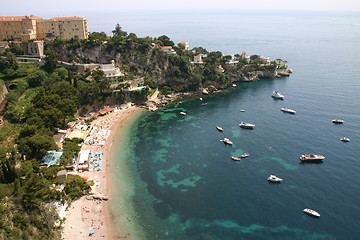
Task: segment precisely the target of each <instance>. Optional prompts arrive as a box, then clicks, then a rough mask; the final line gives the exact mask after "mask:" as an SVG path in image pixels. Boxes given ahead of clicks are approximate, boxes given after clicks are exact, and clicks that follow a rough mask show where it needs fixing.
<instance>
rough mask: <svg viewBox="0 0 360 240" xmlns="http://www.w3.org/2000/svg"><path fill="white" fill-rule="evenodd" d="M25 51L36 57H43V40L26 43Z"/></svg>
mask: <svg viewBox="0 0 360 240" xmlns="http://www.w3.org/2000/svg"><path fill="white" fill-rule="evenodd" d="M27 52H28V53H29V54H30V55H33V56H36V57H44V41H43V40H38V41H32V42H28V43H27Z"/></svg>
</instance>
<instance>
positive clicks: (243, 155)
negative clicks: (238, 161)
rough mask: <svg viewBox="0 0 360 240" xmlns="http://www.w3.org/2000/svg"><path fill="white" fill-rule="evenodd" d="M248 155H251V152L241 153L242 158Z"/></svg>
mask: <svg viewBox="0 0 360 240" xmlns="http://www.w3.org/2000/svg"><path fill="white" fill-rule="evenodd" d="M248 156H250V154H248V153H243V154H242V155H241V158H246V157H248Z"/></svg>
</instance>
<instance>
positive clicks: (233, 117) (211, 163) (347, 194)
mask: <svg viewBox="0 0 360 240" xmlns="http://www.w3.org/2000/svg"><path fill="white" fill-rule="evenodd" d="M86 17H87V18H88V21H89V27H90V30H91V31H104V32H107V33H111V31H112V30H113V29H114V28H115V25H116V24H117V23H119V24H120V25H121V26H122V29H123V30H124V31H127V32H128V33H130V32H133V33H135V34H137V36H139V37H145V36H151V37H159V36H161V35H167V36H168V37H170V38H171V39H172V40H173V41H174V42H175V43H176V42H179V41H186V42H189V45H190V48H193V47H204V48H206V49H207V50H208V51H221V52H222V53H224V54H237V53H241V52H243V51H246V52H247V53H248V54H249V55H254V54H257V55H262V56H266V57H270V58H271V59H273V60H274V59H283V60H285V61H287V64H288V65H289V67H290V68H291V69H292V70H293V71H294V73H293V74H292V75H291V76H290V77H285V78H281V79H263V80H260V81H255V82H239V83H236V84H237V86H236V87H235V88H233V89H229V90H226V91H223V92H222V93H220V94H216V95H211V96H202V97H201V98H202V100H201V99H200V97H193V98H184V99H179V100H178V101H176V102H174V103H172V104H170V105H168V106H166V107H164V108H161V109H159V110H158V111H156V112H143V113H141V114H140V115H139V116H138V117H137V118H136V119H135V120H134V122H133V123H132V124H131V125H129V126H128V128H127V137H126V138H125V139H124V138H123V139H119V141H116V142H115V143H114V145H115V146H114V147H116V148H117V151H116V154H114V156H113V158H114V159H113V162H114V163H113V179H112V181H113V190H114V196H113V199H112V201H111V204H112V208H113V214H114V218H115V221H116V223H117V224H118V228H119V229H121V227H122V226H124V225H129V226H132V227H134V228H136V231H137V233H136V232H131V233H130V234H129V235H126V233H121V232H120V233H119V237H127V236H128V237H132V238H133V239H169V240H170V239H171V240H185V239H186V240H218V239H219V240H220V239H221V240H285V239H286V240H320V239H329V240H330V239H337V240H356V239H360V228H359V224H360V157H359V156H360V71H359V70H360V13H356V12H315V11H308V12H301V11H265V10H264V11H254V10H253V11H245V10H218V11H215V10H201V11H200V10H187V11H185V10H183V11H180V10H166V11H165V10H164V11H135V10H131V11H121V12H108V13H99V12H97V13H95V12H92V13H89V15H87V16H86ZM274 90H276V91H278V92H280V93H281V94H283V95H285V98H284V100H274V99H273V98H272V97H271V94H272V92H273V91H274ZM282 107H288V108H291V109H294V110H296V114H294V115H292V114H288V113H283V112H281V111H280V108H282ZM240 110H245V111H240ZM180 112H186V113H187V115H186V116H183V115H180V114H179V113H180ZM335 118H338V119H343V120H344V121H345V122H344V124H338V125H335V124H333V123H332V122H331V120H332V119H335ZM241 121H245V122H249V123H253V124H255V125H256V126H255V128H254V129H253V130H248V129H241V128H240V127H239V123H240V122H241ZM216 126H221V127H222V128H223V129H224V131H223V132H219V131H217V130H216V128H215V127H216ZM224 137H226V138H229V139H230V140H231V141H233V142H234V144H233V145H231V146H230V145H225V144H224V143H222V142H221V141H220V140H221V139H223V138H224ZM341 137H348V138H350V142H348V143H344V142H341V141H340V138H341ZM245 152H246V153H249V154H250V156H249V157H247V158H245V159H243V160H241V161H239V162H234V161H232V160H231V157H232V156H237V157H239V156H240V155H241V154H243V153H245ZM301 154H321V155H324V156H326V159H325V160H324V161H323V162H318V163H301V161H300V160H299V157H300V155H301ZM269 174H275V175H277V176H278V177H280V178H282V179H283V182H281V183H279V184H274V183H270V182H268V181H267V177H268V176H269ZM120 186H121V189H122V190H121V191H120ZM117 187H119V189H118V190H117ZM124 189H126V190H125V191H124ZM117 191H118V193H117ZM304 208H310V209H313V210H315V211H317V212H319V213H320V214H321V217H320V218H314V217H311V216H309V215H307V214H305V213H303V209H304ZM119 231H120V230H119ZM140 232H141V234H140ZM131 234H132V235H131ZM136 234H138V236H139V237H136V236H137V235H136Z"/></svg>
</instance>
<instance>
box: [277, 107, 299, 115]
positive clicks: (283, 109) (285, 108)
mask: <svg viewBox="0 0 360 240" xmlns="http://www.w3.org/2000/svg"><path fill="white" fill-rule="evenodd" d="M280 110H281V111H283V112H285V113H291V114H295V113H296V111H295V110H292V109H290V108H287V107H283V108H280Z"/></svg>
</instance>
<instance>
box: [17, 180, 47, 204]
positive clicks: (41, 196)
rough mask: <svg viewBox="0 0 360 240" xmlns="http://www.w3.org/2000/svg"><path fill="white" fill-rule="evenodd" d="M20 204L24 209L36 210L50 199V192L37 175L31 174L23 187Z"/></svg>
mask: <svg viewBox="0 0 360 240" xmlns="http://www.w3.org/2000/svg"><path fill="white" fill-rule="evenodd" d="M23 191H24V194H23V196H22V204H23V206H24V208H26V209H36V208H39V207H40V206H41V204H42V203H44V201H46V200H49V199H50V198H51V191H50V189H49V186H48V185H47V184H46V183H45V181H44V180H43V179H42V178H41V177H39V176H38V175H37V174H32V176H31V177H30V179H29V180H27V182H26V184H25V186H24V189H23Z"/></svg>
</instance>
